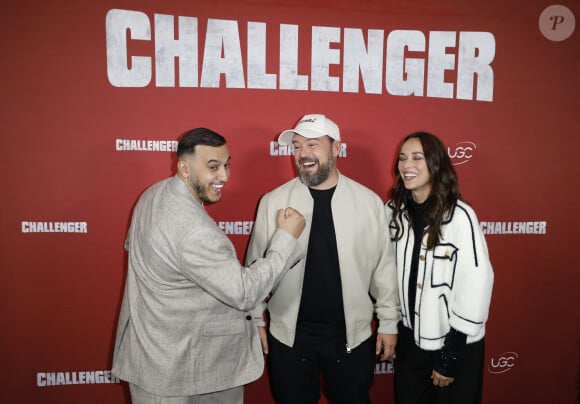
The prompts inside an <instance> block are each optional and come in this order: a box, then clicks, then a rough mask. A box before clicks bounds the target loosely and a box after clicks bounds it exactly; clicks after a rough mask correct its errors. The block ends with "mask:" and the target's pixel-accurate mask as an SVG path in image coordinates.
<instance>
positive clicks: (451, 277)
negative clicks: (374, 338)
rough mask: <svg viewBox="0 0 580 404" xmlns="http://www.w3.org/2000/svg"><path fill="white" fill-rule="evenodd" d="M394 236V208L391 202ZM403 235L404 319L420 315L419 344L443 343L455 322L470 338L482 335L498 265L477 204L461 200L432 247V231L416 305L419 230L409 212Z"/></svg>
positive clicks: (399, 252)
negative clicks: (412, 277) (413, 279)
mask: <svg viewBox="0 0 580 404" xmlns="http://www.w3.org/2000/svg"><path fill="white" fill-rule="evenodd" d="M385 210H386V215H387V221H388V223H389V229H390V231H391V237H392V238H393V237H395V230H396V229H395V228H394V227H393V225H392V224H391V218H392V216H393V209H392V207H391V206H390V201H389V202H387V204H386V205H385ZM401 220H402V222H403V223H402V226H401V227H402V228H401V229H400V232H401V233H402V234H400V235H397V236H400V238H399V240H397V241H393V247H394V249H395V255H396V259H397V280H398V286H399V300H400V302H401V317H402V321H403V324H404V325H405V326H406V327H408V328H411V322H410V318H409V316H410V315H414V316H415V328H414V336H415V343H416V344H417V346H419V347H420V348H422V349H426V350H436V349H440V348H441V347H443V343H444V341H445V336H446V335H447V333H448V332H449V329H450V327H453V328H455V329H456V330H458V331H461V332H463V333H464V334H466V335H467V343H468V344H469V343H471V342H476V341H479V340H481V339H482V338H483V337H484V335H485V323H486V321H487V316H488V312H489V305H490V301H491V291H492V286H493V278H494V274H493V269H492V266H491V263H490V261H489V255H488V252H487V245H486V243H485V238H484V236H483V233H482V231H481V229H480V227H479V222H478V220H477V217H476V215H475V212H474V211H473V209H472V208H471V207H470V206H469V205H468V204H466V203H465V202H463V201H458V202H457V203H456V205H455V206H454V208H453V210H452V211H451V212H449V214H448V216H447V218H446V219H445V221H444V222H443V224H442V226H441V239H440V241H439V243H438V244H437V245H436V246H435V248H433V249H431V250H427V249H426V248H425V246H426V242H427V234H426V233H425V234H424V237H423V245H422V246H421V250H420V253H419V254H420V255H419V267H418V273H417V291H416V298H415V307H414V308H410V307H409V298H408V290H409V287H408V284H409V272H410V268H411V259H412V253H413V244H414V234H413V229H412V225H411V223H410V221H409V217H408V215H407V213H406V211H405V213H403V215H402V218H401Z"/></svg>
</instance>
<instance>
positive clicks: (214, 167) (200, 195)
mask: <svg viewBox="0 0 580 404" xmlns="http://www.w3.org/2000/svg"><path fill="white" fill-rule="evenodd" d="M230 159H231V156H230V152H229V150H228V147H227V146H226V145H223V146H220V147H212V146H204V145H197V146H195V153H194V154H189V155H186V156H183V157H181V158H180V160H179V161H178V163H177V171H178V175H179V176H180V177H181V178H182V179H183V180H184V181H185V183H186V184H187V185H188V188H189V190H190V191H191V193H192V195H193V196H194V198H195V199H196V200H197V201H198V202H200V203H202V202H205V203H216V202H218V201H219V200H220V199H221V196H222V189H223V187H224V185H225V183H226V182H227V181H228V179H229V177H230Z"/></svg>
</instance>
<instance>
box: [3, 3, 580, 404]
mask: <svg viewBox="0 0 580 404" xmlns="http://www.w3.org/2000/svg"><path fill="white" fill-rule="evenodd" d="M410 3H411V2H406V1H403V0H389V1H377V0H368V1H357V0H342V1H331V0H326V1H324V0H319V1H313V0H309V1H306V0H303V1H302V0H301V1H295V0H292V1H291V0H263V1H255V0H244V1H220V2H216V1H205V0H203V1H202V0H197V1H187V0H170V1H159V0H151V1H146V2H143V1H135V0H117V1H112V0H105V1H99V2H76V1H66V0H55V1H50V2H41V3H39V2H34V3H33V2H26V1H12V0H6V1H4V7H3V12H2V24H0V41H1V44H2V57H1V65H0V73H1V74H0V83H1V88H2V91H1V93H0V94H1V95H0V97H2V108H1V110H0V117H1V118H2V124H3V125H2V126H3V134H2V136H1V140H0V142H1V143H0V145H1V149H2V150H3V158H2V163H1V164H2V170H1V173H0V175H1V179H2V184H3V186H4V190H3V192H2V196H1V200H2V209H1V213H0V217H1V223H2V225H1V227H0V232H1V233H0V240H1V243H0V249H1V255H0V268H1V269H0V271H1V272H0V277H1V278H0V299H1V300H0V315H1V318H0V321H1V323H0V324H2V327H1V331H0V355H1V356H0V359H1V363H2V365H3V366H2V368H1V370H0V378H1V380H2V386H3V388H2V389H0V401H2V402H10V403H79V402H83V403H103V402H109V403H119V404H120V403H125V402H129V399H128V392H127V388H126V386H125V385H124V383H118V381H117V380H115V379H114V378H112V377H111V376H110V367H111V359H112V346H113V338H114V331H115V327H116V321H117V315H118V309H119V305H120V299H121V294H122V287H123V283H124V277H125V273H126V255H125V253H124V251H123V241H124V237H125V233H126V230H127V227H128V223H129V219H130V215H131V211H132V208H133V205H134V204H135V202H136V200H137V198H138V196H139V194H140V193H141V192H142V191H143V190H144V189H145V188H146V187H147V186H148V185H150V184H152V183H153V182H156V181H157V180H160V179H162V178H165V177H167V176H169V175H172V174H173V173H174V165H175V158H174V157H173V154H172V153H171V152H168V151H163V150H150V149H152V148H154V147H160V148H162V149H163V148H165V149H167V148H168V149H171V148H172V143H171V142H172V141H175V140H176V139H177V138H178V137H179V136H180V135H181V134H182V133H183V132H184V131H186V130H188V129H190V128H193V127H197V126H207V127H209V128H212V129H214V130H216V131H218V132H220V133H223V134H224V135H225V136H226V137H227V139H228V143H229V145H230V151H231V152H232V155H233V160H232V163H233V164H232V177H231V180H230V182H229V183H228V185H227V187H226V189H225V191H224V192H225V194H224V197H223V199H222V201H221V202H220V203H219V204H217V205H214V206H211V207H208V210H209V211H210V214H211V215H212V216H213V217H214V218H215V220H216V221H217V222H218V223H220V225H221V226H222V227H223V228H224V229H225V231H226V232H227V233H228V235H229V236H230V237H231V240H232V241H233V243H234V245H235V246H236V249H237V251H238V253H239V256H240V259H243V255H244V251H245V248H246V244H247V242H248V234H247V228H248V226H249V225H251V223H243V222H251V221H252V220H253V214H254V210H255V208H256V206H257V202H258V199H259V197H260V196H261V195H262V194H263V193H264V192H266V191H267V190H270V189H272V188H273V187H275V186H276V185H278V184H280V183H282V182H284V181H286V180H288V179H289V178H291V177H292V176H293V175H294V172H293V168H292V164H291V161H290V157H289V156H288V155H287V153H286V151H285V150H279V149H278V147H277V144H276V143H275V139H276V135H277V134H278V133H279V132H280V131H281V130H283V129H287V128H290V127H292V125H293V124H294V123H295V121H296V120H297V119H298V118H299V117H300V116H301V115H303V114H305V113H313V112H320V113H325V114H327V115H328V116H329V117H331V118H332V119H333V120H335V121H336V122H337V123H338V124H339V126H340V128H341V131H342V134H343V138H344V142H345V143H346V149H345V152H344V155H343V157H342V158H341V159H340V161H339V168H340V169H341V171H342V172H343V173H345V174H346V175H348V176H350V177H352V178H354V179H356V180H358V181H360V182H362V183H363V184H365V185H367V186H369V187H370V188H372V189H373V190H375V191H376V192H377V193H378V194H379V195H381V197H383V198H384V199H385V198H386V196H387V192H388V189H389V187H390V186H391V184H392V181H393V178H392V174H391V172H392V165H393V158H394V155H395V147H396V145H397V143H398V142H399V140H400V139H401V138H402V137H403V136H404V135H406V134H408V133H410V132H413V131H417V130H427V131H430V132H433V133H435V134H437V135H439V136H440V137H441V138H442V139H443V140H444V141H445V143H446V144H447V145H448V147H449V154H450V155H451V156H452V157H453V160H454V162H455V163H456V168H457V171H458V174H459V177H460V183H461V187H462V191H463V194H464V196H465V197H466V199H467V200H468V201H469V202H470V203H471V204H472V205H473V206H474V208H475V209H476V212H477V213H478V216H479V219H480V221H481V222H482V223H481V225H482V228H483V229H484V230H485V232H486V233H487V242H488V245H489V250H490V254H491V259H492V263H493V265H494V269H495V274H496V280H495V285H494V293H493V300H492V306H491V313H490V320H489V323H488V335H487V352H486V373H485V391H484V402H485V403H488V404H491V403H513V402H516V401H521V402H538V403H541V402H543V403H552V402H554V403H555V402H557V403H576V402H577V400H578V382H579V361H578V359H579V355H578V347H579V345H580V344H579V342H580V341H579V324H580V322H579V317H580V316H579V309H578V307H579V305H578V302H577V301H576V298H577V296H578V286H577V285H578V282H579V281H580V279H579V277H580V276H579V274H578V273H579V272H578V269H579V265H578V264H577V263H576V262H575V261H574V260H575V258H574V256H575V253H574V251H573V249H574V247H573V243H572V239H571V237H572V236H573V234H576V233H577V231H575V230H577V226H578V223H579V220H578V219H579V216H578V210H577V204H578V202H577V200H578V196H579V195H578V185H577V176H578V174H579V170H578V168H577V162H576V161H575V160H576V158H575V157H576V152H577V149H578V147H579V146H580V144H579V141H578V133H580V125H579V124H578V117H577V116H578V111H579V92H580V80H579V79H578V72H579V71H580V69H579V68H580V64H579V62H580V38H579V35H578V32H577V30H576V26H575V21H574V16H578V15H579V13H580V4H579V3H578V1H577V0H564V1H560V2H558V3H559V4H560V6H556V7H550V6H553V3H551V2H549V1H543V0H514V1H505V0H502V1H500V0H492V1H485V2H484V1H475V2H465V1H462V0H446V1H439V2H433V1H428V0H421V1H414V2H412V4H410ZM119 10H125V11H119ZM182 17H184V18H182ZM131 141H133V142H131ZM150 141H151V142H150ZM157 141H164V142H162V143H159V142H157ZM155 142H157V143H155ZM238 222H242V223H238ZM61 223H65V224H61ZM244 226H245V227H244ZM244 229H245V230H244ZM389 370H390V369H389V368H388V367H378V368H377V371H378V372H377V375H376V378H375V382H374V385H373V390H372V395H373V402H377V403H381V402H385V403H387V402H393V393H392V377H393V375H392V374H391V373H389ZM246 402H248V403H271V402H272V399H271V396H270V393H269V390H268V381H267V378H266V376H265V375H264V376H263V377H262V378H261V379H259V380H258V381H257V382H255V383H253V384H251V385H249V386H248V388H247V390H246Z"/></svg>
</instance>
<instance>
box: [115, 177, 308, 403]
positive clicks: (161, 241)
mask: <svg viewBox="0 0 580 404" xmlns="http://www.w3.org/2000/svg"><path fill="white" fill-rule="evenodd" d="M126 248H127V250H128V255H129V265H128V273H127V280H126V283H125V292H124V296H123V301H122V304H121V312H120V316H119V324H118V328H117V337H116V341H115V350H114V357H113V373H114V374H115V375H117V376H118V377H119V378H120V379H122V380H126V381H128V382H130V383H133V384H136V385H138V386H139V387H141V388H142V389H143V390H145V391H148V392H150V393H153V394H156V395H161V396H172V395H177V396H184V395H195V394H204V393H209V392H214V391H220V390H224V389H228V388H232V387H235V386H240V385H243V384H246V383H249V382H251V381H253V380H256V379H257V378H258V377H260V375H261V374H262V371H263V367H264V363H263V362H264V360H263V356H262V350H261V346H260V341H259V338H258V336H257V332H256V326H255V325H254V324H253V322H252V321H251V317H250V316H249V315H248V314H247V313H246V311H248V310H251V309H252V308H254V307H255V306H256V305H257V304H258V303H259V302H261V301H262V300H263V299H264V298H265V297H266V296H267V295H268V292H269V291H270V290H271V289H272V288H273V287H274V285H275V284H276V283H277V282H278V280H279V279H280V278H281V277H282V276H283V275H284V274H285V273H286V271H288V269H289V268H290V267H291V266H292V265H293V264H294V263H296V262H297V261H298V260H299V259H301V258H302V257H304V251H303V249H302V248H301V247H300V246H299V245H298V243H297V241H296V239H295V238H294V237H292V235H290V234H289V233H288V232H285V231H283V230H278V231H277V232H276V234H274V236H273V237H272V240H271V243H270V248H269V252H268V253H267V255H266V257H265V258H263V259H260V260H258V261H256V263H254V264H253V265H251V266H250V267H247V268H245V267H242V266H241V265H240V263H239V261H238V259H237V257H236V252H235V249H234V246H233V245H232V243H231V242H230V240H229V239H228V238H227V236H226V235H225V234H224V233H223V232H222V231H221V230H220V229H219V228H218V227H217V226H216V224H215V222H214V220H213V219H212V218H211V217H210V216H209V215H208V214H207V213H206V211H205V209H204V208H203V206H201V205H200V204H199V203H198V202H197V201H196V200H195V199H194V197H193V195H192V194H191V193H190V191H189V189H188V188H187V186H186V185H185V183H184V182H183V181H182V180H181V179H180V178H179V177H177V176H175V177H172V178H168V179H166V180H163V181H161V182H158V183H156V184H154V185H152V186H151V187H150V188H149V189H147V190H146V191H145V192H144V193H143V195H142V196H141V197H140V198H139V201H138V202H137V205H136V206H135V209H134V212H133V218H132V222H131V227H130V229H129V234H128V236H127V242H126Z"/></svg>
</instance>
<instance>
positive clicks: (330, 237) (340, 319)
mask: <svg viewBox="0 0 580 404" xmlns="http://www.w3.org/2000/svg"><path fill="white" fill-rule="evenodd" d="M309 189H310V194H311V195H312V198H313V199H314V210H313V213H312V227H311V230H310V239H309V240H308V251H307V253H306V267H305V271H304V282H303V284H302V298H301V300H300V310H299V312H298V324H297V327H296V342H297V343H316V342H323V341H327V342H341V343H342V342H345V341H346V325H345V320H344V306H343V301H342V284H341V280H340V266H339V262H338V249H337V246H336V233H335V231H334V222H333V219H332V210H331V206H330V202H331V200H332V195H333V194H334V190H335V188H331V189H328V190H316V189H312V188H309Z"/></svg>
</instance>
